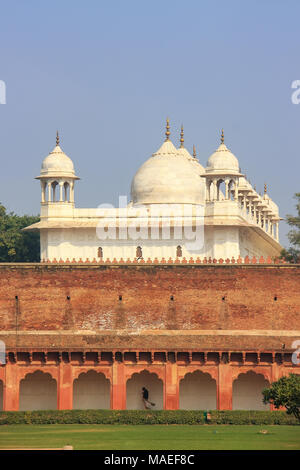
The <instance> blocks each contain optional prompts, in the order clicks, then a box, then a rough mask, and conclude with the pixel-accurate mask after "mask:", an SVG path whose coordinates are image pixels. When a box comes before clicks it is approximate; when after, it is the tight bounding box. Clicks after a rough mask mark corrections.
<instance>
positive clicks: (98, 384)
mask: <svg viewBox="0 0 300 470" xmlns="http://www.w3.org/2000/svg"><path fill="white" fill-rule="evenodd" d="M73 409H74V410H96V409H102V410H103V409H106V410H107V409H110V381H109V380H108V379H107V378H106V377H105V375H104V374H102V373H101V372H96V371H94V370H89V371H88V372H86V373H84V372H83V373H82V374H80V375H79V377H78V378H77V379H75V380H74V383H73Z"/></svg>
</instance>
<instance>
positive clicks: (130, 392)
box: [126, 370, 163, 410]
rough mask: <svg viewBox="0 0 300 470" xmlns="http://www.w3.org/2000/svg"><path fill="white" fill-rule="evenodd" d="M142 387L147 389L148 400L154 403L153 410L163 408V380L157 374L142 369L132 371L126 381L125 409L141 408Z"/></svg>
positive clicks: (142, 405)
mask: <svg viewBox="0 0 300 470" xmlns="http://www.w3.org/2000/svg"><path fill="white" fill-rule="evenodd" d="M142 387H145V388H146V389H147V390H148V391H149V400H150V401H151V402H153V403H155V406H154V407H153V409H154V410H162V409H163V381H162V380H161V379H160V378H158V376H157V374H155V373H151V372H149V371H147V370H143V371H141V372H139V373H134V374H133V375H132V376H131V378H130V379H128V380H127V383H126V408H127V410H143V409H144V403H143V400H142Z"/></svg>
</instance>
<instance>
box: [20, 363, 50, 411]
mask: <svg viewBox="0 0 300 470" xmlns="http://www.w3.org/2000/svg"><path fill="white" fill-rule="evenodd" d="M56 409H57V382H56V380H55V379H53V377H52V375H51V374H50V373H48V372H43V371H41V370H36V371H35V372H33V373H27V374H26V375H25V378H23V379H22V380H21V381H20V402H19V410H21V411H28V410H56Z"/></svg>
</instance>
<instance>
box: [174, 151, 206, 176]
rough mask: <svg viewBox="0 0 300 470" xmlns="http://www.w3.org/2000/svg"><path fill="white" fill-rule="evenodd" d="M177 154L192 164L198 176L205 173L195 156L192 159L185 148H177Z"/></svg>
mask: <svg viewBox="0 0 300 470" xmlns="http://www.w3.org/2000/svg"><path fill="white" fill-rule="evenodd" d="M177 153H178V155H179V156H181V157H186V158H187V159H188V160H189V161H190V162H191V163H192V165H193V166H194V168H195V170H196V171H197V173H198V174H199V175H203V173H205V169H204V167H203V166H202V165H201V163H199V161H198V159H197V158H196V156H194V157H193V156H192V155H191V154H190V152H189V151H188V150H187V149H186V148H185V147H179V149H177Z"/></svg>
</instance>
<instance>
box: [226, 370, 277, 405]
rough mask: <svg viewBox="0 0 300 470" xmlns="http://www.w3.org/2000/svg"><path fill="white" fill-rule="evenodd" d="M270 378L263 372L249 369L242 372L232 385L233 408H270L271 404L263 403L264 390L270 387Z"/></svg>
mask: <svg viewBox="0 0 300 470" xmlns="http://www.w3.org/2000/svg"><path fill="white" fill-rule="evenodd" d="M269 386H270V384H269V382H268V380H266V379H265V377H264V376H263V375H262V374H256V373H255V372H253V371H249V372H247V373H246V374H240V375H239V376H238V378H237V379H236V380H235V381H234V382H233V386H232V409H233V410H269V409H270V405H265V404H264V403H263V396H262V393H261V392H262V390H263V389H264V388H266V387H269Z"/></svg>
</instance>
